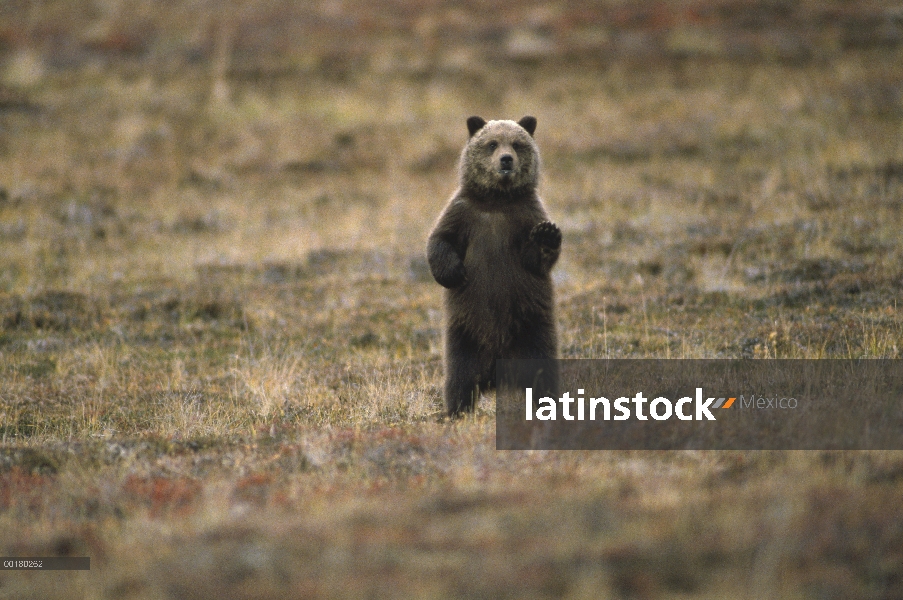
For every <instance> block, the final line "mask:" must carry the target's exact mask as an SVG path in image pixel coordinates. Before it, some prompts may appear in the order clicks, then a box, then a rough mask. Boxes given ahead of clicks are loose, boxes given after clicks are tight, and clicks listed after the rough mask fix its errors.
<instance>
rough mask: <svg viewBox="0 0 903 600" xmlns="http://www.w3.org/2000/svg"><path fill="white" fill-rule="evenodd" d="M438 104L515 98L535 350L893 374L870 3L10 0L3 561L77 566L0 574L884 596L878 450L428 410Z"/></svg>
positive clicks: (900, 34)
mask: <svg viewBox="0 0 903 600" xmlns="http://www.w3.org/2000/svg"><path fill="white" fill-rule="evenodd" d="M376 4H378V7H377V6H376ZM895 11H896V12H895ZM471 114H480V115H485V116H487V117H490V116H491V117H492V118H515V119H516V118H519V117H520V116H521V115H524V114H532V115H535V116H536V117H537V118H538V121H539V123H540V127H539V128H538V129H537V132H536V139H537V143H538V144H539V146H540V148H541V149H542V156H543V160H544V169H543V178H542V181H541V183H540V193H541V195H542V197H543V199H544V201H545V203H546V206H547V208H548V210H549V213H550V216H551V218H552V220H554V221H555V222H556V223H557V224H558V225H559V226H560V228H561V230H562V233H563V236H564V241H563V250H562V254H561V259H560V261H559V262H558V264H557V266H556V269H555V271H554V277H555V284H556V294H557V298H558V319H559V341H560V348H561V354H562V356H564V357H616V358H617V357H633V358H636V357H640V358H642V357H657V358H663V357H664V358H667V357H670V358H695V357H724V358H737V357H749V358H759V359H766V358H772V357H780V358H832V357H844V358H846V357H854V358H898V359H899V358H901V350H903V312H901V311H903V307H901V306H898V301H899V300H900V298H901V291H903V246H901V236H900V231H901V230H903V227H901V225H903V222H901V219H903V217H901V214H903V141H901V140H903V135H901V134H903V131H901V124H903V24H901V14H900V12H899V9H898V8H897V9H894V8H893V6H891V5H890V4H885V3H882V2H869V3H857V4H856V5H855V6H854V5H853V4H850V3H846V2H840V1H833V0H832V1H828V2H815V1H803V2H793V3H791V2H783V1H771V2H763V3H757V2H747V1H745V0H711V1H709V0H699V1H698V2H677V1H674V2H655V3H626V2H614V1H611V0H609V1H606V2H589V1H588V0H573V1H569V2H561V3H552V4H548V3H544V2H535V1H528V2H526V3H520V4H518V5H517V9H516V10H500V9H499V8H498V6H497V5H496V3H493V2H485V1H483V0H467V1H465V2H445V1H442V0H414V1H413V2H411V1H408V0H405V1H404V2H402V1H401V0H397V1H396V0H391V1H388V2H379V3H372V2H365V1H364V0H348V1H346V2H333V1H326V0H324V1H319V2H309V3H291V2H283V1H281V0H275V1H266V2H264V1H262V0H238V1H236V2H231V3H225V2H217V1H211V2H200V1H197V0H171V1H169V2H164V3H161V2H154V1H151V0H138V1H136V2H117V1H115V0H114V1H112V2H76V1H74V0H52V1H47V2H21V1H15V0H14V1H12V2H3V3H0V555H3V556H10V555H18V556H48V555H74V556H85V555H88V556H90V557H91V570H90V571H83V572H22V571H0V597H3V598H17V599H21V598H105V599H107V598H109V599H119V598H122V599H125V598H134V599H145V598H146V599H157V598H189V597H194V598H201V597H224V598H225V597H229V598H258V599H263V598H284V597H306V598H330V597H349V598H358V597H379V598H411V597H420V598H446V597H468V598H474V597H478V598H479V597H486V598H490V597H491V598H644V599H645V598H650V599H656V598H759V597H762V598H765V597H771V598H776V597H780V598H895V597H901V596H903V566H901V565H903V554H901V548H903V510H901V504H900V501H899V500H900V497H901V494H903V455H901V454H900V453H897V452H889V451H885V452H828V451H824V452H822V451H812V452H780V451H772V452H735V451H729V452H728V451H725V452H691V451H683V452H641V451H618V452H499V451H496V450H495V440H494V413H493V402H492V397H491V396H490V397H487V398H484V399H483V400H482V401H481V402H480V403H479V405H478V406H477V410H476V413H475V414H474V415H472V416H468V417H467V418H464V419H461V420H456V421H447V420H445V419H443V418H442V413H443V408H442V394H441V384H442V372H441V339H440V330H441V288H440V286H438V285H436V283H435V282H434V281H433V280H432V277H431V276H430V273H429V269H428V266H427V264H426V260H425V257H424V246H425V241H426V236H427V235H428V233H429V230H430V228H431V226H432V225H433V219H434V218H435V216H436V215H437V214H438V213H439V211H440V210H441V208H442V207H443V206H444V204H445V203H446V201H447V199H448V197H449V196H450V194H451V193H452V191H453V190H454V185H455V161H456V160H457V156H458V154H459V152H460V149H461V148H462V146H463V144H464V142H465V141H466V131H465V130H464V128H463V125H462V124H463V122H464V119H465V118H466V117H467V116H469V115H471ZM851 418H855V415H852V416H851Z"/></svg>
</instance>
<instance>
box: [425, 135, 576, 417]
mask: <svg viewBox="0 0 903 600" xmlns="http://www.w3.org/2000/svg"><path fill="white" fill-rule="evenodd" d="M535 125H536V121H535V119H533V118H532V117H524V118H523V119H521V121H520V122H519V123H514V122H513V121H490V122H489V123H488V124H487V123H485V121H483V120H482V119H480V118H479V117H471V118H470V119H469V120H468V128H469V129H470V132H471V139H470V141H469V142H468V144H467V146H466V147H465V149H464V152H463V153H462V156H461V165H460V170H461V187H460V188H459V189H458V191H457V192H455V194H454V196H453V197H452V199H451V201H450V202H449V204H448V206H446V208H445V210H444V211H443V213H442V215H441V216H440V217H439V221H438V222H437V224H436V227H435V228H434V229H433V232H432V233H431V234H430V238H429V242H428V245H427V257H428V259H429V264H430V269H431V270H432V273H433V276H434V277H435V279H436V281H437V282H439V284H441V285H442V286H444V287H445V288H447V290H446V292H445V311H446V331H445V369H446V373H445V376H446V380H445V401H446V407H447V409H448V412H449V414H450V415H457V414H460V413H461V412H464V411H471V410H473V408H474V404H475V402H476V400H477V399H478V398H479V394H480V392H481V391H483V390H485V389H488V388H490V387H492V386H494V385H495V383H496V382H495V360H496V359H500V358H545V359H547V358H555V357H556V354H557V335H556V327H555V305H554V295H553V289H552V279H551V276H550V270H551V269H552V266H553V265H554V264H555V261H556V260H557V259H558V255H559V252H560V248H561V232H560V231H559V230H558V228H557V227H556V226H555V225H554V224H552V223H550V222H549V221H548V215H547V214H546V211H545V209H544V208H543V206H542V202H541V201H540V199H539V197H538V196H537V194H536V184H537V179H538V170H539V155H538V151H537V149H536V145H535V143H534V142H533V139H532V134H533V129H534V128H535ZM506 156H507V157H508V158H506Z"/></svg>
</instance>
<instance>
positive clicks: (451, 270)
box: [435, 261, 467, 289]
mask: <svg viewBox="0 0 903 600" xmlns="http://www.w3.org/2000/svg"><path fill="white" fill-rule="evenodd" d="M435 277H436V281H437V282H438V283H439V285H441V286H442V287H444V288H448V289H454V288H456V287H460V286H461V285H463V284H464V283H465V282H466V281H467V269H465V268H464V263H463V262H460V261H459V262H458V264H456V265H454V266H451V267H446V268H445V269H443V270H442V272H441V273H437V274H436V276H435Z"/></svg>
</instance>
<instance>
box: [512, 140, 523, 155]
mask: <svg viewBox="0 0 903 600" xmlns="http://www.w3.org/2000/svg"><path fill="white" fill-rule="evenodd" d="M511 146H512V147H513V148H514V151H515V152H517V153H518V154H520V153H521V152H523V150H524V148H526V146H524V144H523V143H521V142H514V143H513V144H511Z"/></svg>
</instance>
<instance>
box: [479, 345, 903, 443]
mask: <svg viewBox="0 0 903 600" xmlns="http://www.w3.org/2000/svg"><path fill="white" fill-rule="evenodd" d="M496 369H497V375H498V379H497V380H498V390H497V395H496V447H497V448H498V449H499V450H528V449H534V450H555V449H561V450H577V449H583V450H615V449H619V450H644V449H647V450H901V449H903V361H900V360H880V359H879V360H789V359H788V360H714V359H713V360H666V359H660V360H659V359H637V360H633V359H611V360H557V361H549V360H543V361H532V360H500V361H498V362H497V364H496Z"/></svg>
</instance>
